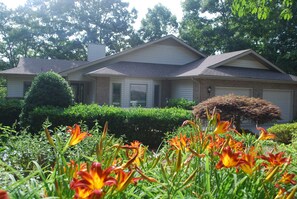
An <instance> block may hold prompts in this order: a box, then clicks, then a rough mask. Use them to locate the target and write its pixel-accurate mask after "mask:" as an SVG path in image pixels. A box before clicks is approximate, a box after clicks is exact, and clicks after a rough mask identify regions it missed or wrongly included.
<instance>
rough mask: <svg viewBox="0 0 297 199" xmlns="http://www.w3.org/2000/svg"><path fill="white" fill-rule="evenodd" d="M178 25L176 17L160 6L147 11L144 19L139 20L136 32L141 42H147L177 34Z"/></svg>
mask: <svg viewBox="0 0 297 199" xmlns="http://www.w3.org/2000/svg"><path fill="white" fill-rule="evenodd" d="M177 28H178V23H177V20H176V16H174V15H172V13H171V12H170V10H169V9H168V8H166V7H164V6H163V5H162V4H157V5H156V6H155V7H154V8H152V9H150V8H149V9H148V12H147V14H146V16H145V18H144V19H142V20H141V27H140V29H139V31H138V33H139V34H140V37H141V39H142V40H143V41H146V42H149V41H154V40H157V39H160V38H161V37H164V36H167V35H169V34H175V33H176V32H177Z"/></svg>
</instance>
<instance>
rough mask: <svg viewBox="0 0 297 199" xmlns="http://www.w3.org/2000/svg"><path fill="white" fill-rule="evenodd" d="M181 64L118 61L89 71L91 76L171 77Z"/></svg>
mask: <svg viewBox="0 0 297 199" xmlns="http://www.w3.org/2000/svg"><path fill="white" fill-rule="evenodd" d="M180 67H182V66H180V65H167V64H151V63H139V62H118V63H115V64H112V65H109V66H106V67H103V68H100V69H98V70H95V71H92V72H90V73H87V75H91V76H126V77H147V78H149V77H151V78H158V77H169V74H170V73H171V72H172V71H176V70H177V69H178V68H180Z"/></svg>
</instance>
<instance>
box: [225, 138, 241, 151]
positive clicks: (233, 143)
mask: <svg viewBox="0 0 297 199" xmlns="http://www.w3.org/2000/svg"><path fill="white" fill-rule="evenodd" d="M227 136H228V145H229V146H230V147H231V148H232V149H233V150H235V151H243V149H244V144H243V143H242V142H239V141H237V140H235V139H233V137H232V136H231V135H227Z"/></svg>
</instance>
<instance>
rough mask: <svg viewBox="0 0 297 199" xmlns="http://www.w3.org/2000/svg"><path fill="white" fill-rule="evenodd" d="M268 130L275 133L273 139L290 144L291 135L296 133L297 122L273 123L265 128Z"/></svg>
mask: <svg viewBox="0 0 297 199" xmlns="http://www.w3.org/2000/svg"><path fill="white" fill-rule="evenodd" d="M267 131H268V132H270V133H273V134H275V135H276V138H275V140H276V141H278V142H282V143H285V144H290V143H291V140H292V136H293V135H295V136H296V135H297V122H295V123H288V124H275V125H274V126H272V127H270V128H268V129H267Z"/></svg>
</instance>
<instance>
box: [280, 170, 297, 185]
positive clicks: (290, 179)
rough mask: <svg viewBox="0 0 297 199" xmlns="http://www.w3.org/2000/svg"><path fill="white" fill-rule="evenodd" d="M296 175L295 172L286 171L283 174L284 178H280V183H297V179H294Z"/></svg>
mask: <svg viewBox="0 0 297 199" xmlns="http://www.w3.org/2000/svg"><path fill="white" fill-rule="evenodd" d="M294 177H295V174H290V173H288V172H285V173H284V174H283V175H282V178H281V179H280V180H279V182H280V183H283V184H289V183H291V184H293V185H295V184H296V180H293V179H294Z"/></svg>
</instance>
